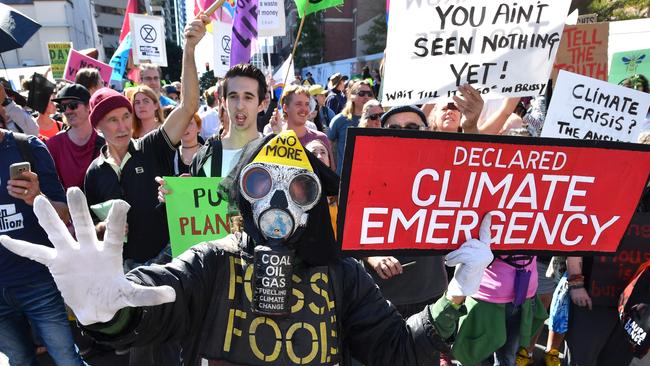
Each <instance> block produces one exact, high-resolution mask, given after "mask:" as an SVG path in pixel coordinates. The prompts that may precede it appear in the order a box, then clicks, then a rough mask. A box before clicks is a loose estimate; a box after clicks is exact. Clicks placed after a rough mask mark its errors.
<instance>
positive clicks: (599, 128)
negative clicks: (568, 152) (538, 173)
mask: <svg viewBox="0 0 650 366" xmlns="http://www.w3.org/2000/svg"><path fill="white" fill-rule="evenodd" d="M648 108H650V94H647V93H643V92H640V91H637V90H634V89H630V88H626V87H623V86H618V85H614V84H611V83H608V82H605V81H600V80H596V79H592V78H588V77H586V76H582V75H578V74H573V73H570V72H567V71H564V70H562V71H560V75H559V77H558V79H557V85H556V86H555V89H554V92H553V98H552V99H551V104H550V105H549V107H548V112H547V113H546V120H545V121H544V127H543V129H542V136H543V137H561V138H574V139H583V140H605V141H624V142H636V141H637V137H638V136H639V133H641V131H645V130H649V129H650V125H648V123H647V122H646V120H645V118H646V114H647V113H648Z"/></svg>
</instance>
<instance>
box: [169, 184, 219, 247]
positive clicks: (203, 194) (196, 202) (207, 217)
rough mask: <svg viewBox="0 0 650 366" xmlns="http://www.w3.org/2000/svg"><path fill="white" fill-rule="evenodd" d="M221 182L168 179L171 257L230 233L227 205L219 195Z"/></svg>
mask: <svg viewBox="0 0 650 366" xmlns="http://www.w3.org/2000/svg"><path fill="white" fill-rule="evenodd" d="M220 182H221V178H204V177H202V178H200V177H183V178H180V177H165V185H166V186H167V188H168V189H169V190H171V192H172V194H169V195H167V197H166V200H167V204H166V206H167V225H168V227H169V239H170V241H171V247H172V256H174V257H177V256H179V255H180V254H181V253H183V252H184V251H186V250H187V249H189V248H190V247H192V246H193V245H195V244H198V243H200V242H203V241H208V240H216V239H220V238H223V237H225V236H226V235H228V234H229V233H230V217H229V216H228V214H227V213H228V202H227V201H226V200H225V199H223V198H222V197H220V196H219V195H218V194H217V189H218V187H219V183H220Z"/></svg>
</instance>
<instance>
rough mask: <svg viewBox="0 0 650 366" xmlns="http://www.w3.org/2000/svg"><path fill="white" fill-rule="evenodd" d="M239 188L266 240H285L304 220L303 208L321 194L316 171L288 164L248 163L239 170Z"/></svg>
mask: <svg viewBox="0 0 650 366" xmlns="http://www.w3.org/2000/svg"><path fill="white" fill-rule="evenodd" d="M239 188H240V190H241V193H242V195H243V196H244V198H245V199H246V200H247V201H248V202H249V203H250V204H251V208H252V211H253V219H254V221H255V223H256V224H257V227H258V228H259V229H260V231H261V232H262V235H264V238H266V239H267V240H269V241H285V240H286V239H287V238H289V237H290V236H291V235H292V234H294V233H295V232H296V231H297V230H298V228H299V227H301V226H305V225H306V224H307V217H308V214H307V211H309V210H310V209H312V208H313V207H314V206H315V205H316V203H318V199H319V198H320V195H321V185H320V182H319V180H318V177H317V176H316V174H314V173H312V172H310V171H308V170H306V169H301V168H295V167H290V166H283V165H276V164H265V163H252V164H249V165H247V166H246V167H245V168H244V170H243V171H242V174H241V180H240V187H239Z"/></svg>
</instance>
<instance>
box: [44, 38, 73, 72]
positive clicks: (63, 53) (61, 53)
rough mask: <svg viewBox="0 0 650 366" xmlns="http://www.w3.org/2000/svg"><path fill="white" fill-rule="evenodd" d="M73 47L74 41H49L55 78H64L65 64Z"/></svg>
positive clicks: (48, 47)
mask: <svg viewBox="0 0 650 366" xmlns="http://www.w3.org/2000/svg"><path fill="white" fill-rule="evenodd" d="M71 49H72V42H48V43H47V51H48V54H49V55H50V66H51V67H52V77H53V78H54V79H63V73H64V72H65V64H66V62H68V53H70V50H71Z"/></svg>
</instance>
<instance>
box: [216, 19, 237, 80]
mask: <svg viewBox="0 0 650 366" xmlns="http://www.w3.org/2000/svg"><path fill="white" fill-rule="evenodd" d="M231 35H232V24H228V23H222V22H218V21H214V20H213V21H212V40H213V49H214V62H213V68H212V70H213V72H214V76H216V77H220V78H222V77H224V76H225V75H226V73H227V72H228V70H229V69H230V48H231V44H232V39H231Z"/></svg>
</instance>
